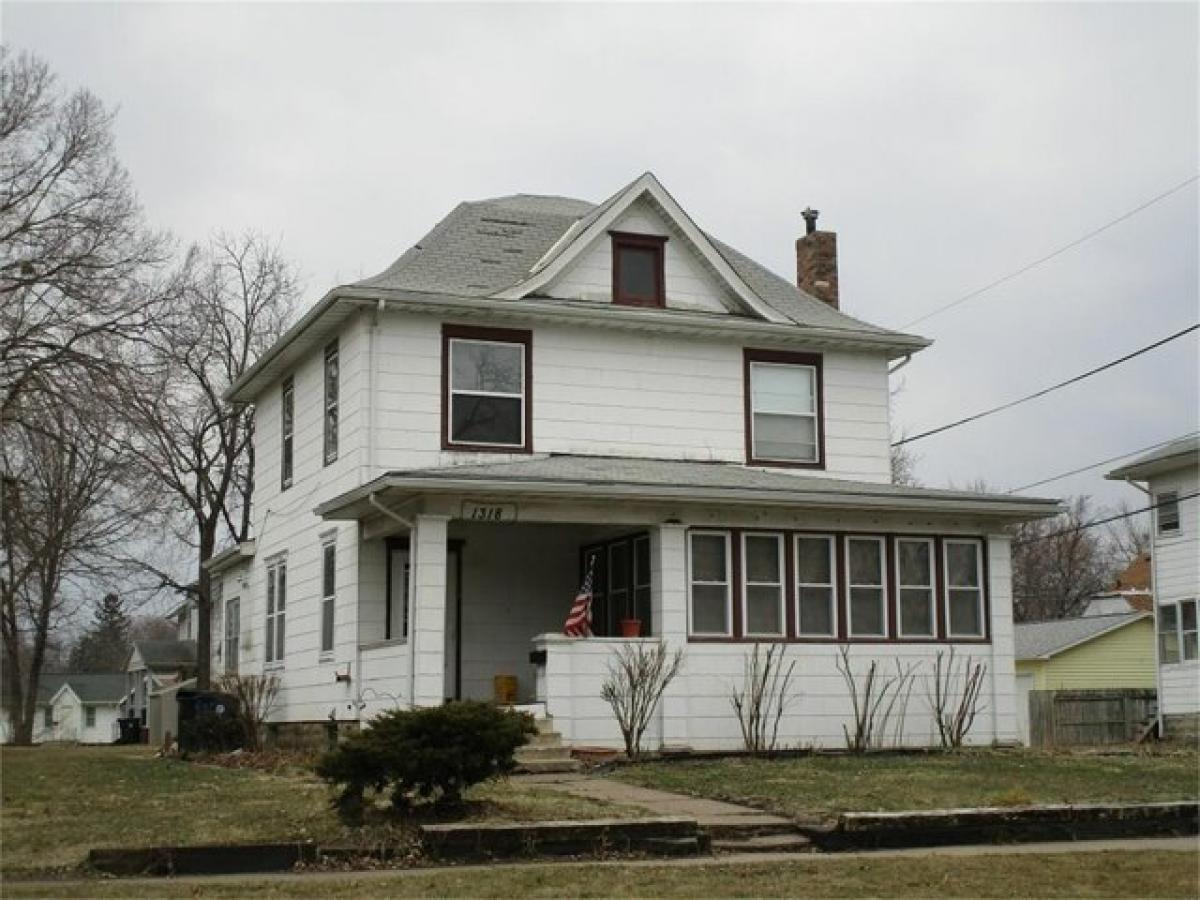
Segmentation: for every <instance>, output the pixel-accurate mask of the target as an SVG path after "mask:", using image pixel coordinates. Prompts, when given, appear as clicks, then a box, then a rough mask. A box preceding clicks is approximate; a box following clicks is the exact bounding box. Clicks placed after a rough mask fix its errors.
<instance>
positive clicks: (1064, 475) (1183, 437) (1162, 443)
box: [1006, 431, 1200, 494]
mask: <svg viewBox="0 0 1200 900" xmlns="http://www.w3.org/2000/svg"><path fill="white" fill-rule="evenodd" d="M1196 434H1200V432H1196V431H1189V432H1188V433H1187V434H1184V435H1180V436H1179V437H1173V438H1167V439H1166V440H1165V441H1159V442H1158V443H1157V444H1150V445H1149V446H1147V447H1139V448H1138V449H1137V450H1130V451H1129V452H1128V453H1121V454H1119V455H1117V456H1110V457H1109V458H1108V459H1102V460H1100V461H1099V462H1094V463H1092V464H1090V465H1087V466H1080V467H1079V468H1078V469H1072V470H1071V471H1070V472H1062V473H1060V474H1058V475H1052V476H1050V477H1049V478H1043V479H1042V480H1041V481H1033V482H1030V483H1029V484H1023V485H1021V486H1020V487H1015V488H1011V489H1009V490H1008V491H1006V493H1009V494H1015V493H1016V492H1017V491H1027V490H1029V489H1030V488H1035V487H1041V486H1042V485H1043V484H1050V482H1052V481H1058V480H1059V479H1061V478H1068V477H1070V476H1071V475H1078V474H1079V473H1080V472H1086V471H1088V469H1095V468H1098V467H1100V466H1103V465H1107V464H1108V463H1114V462H1116V461H1117V460H1119V459H1125V458H1126V457H1129V456H1133V455H1134V454H1135V453H1147V452H1149V451H1150V450H1156V449H1158V448H1159V447H1165V446H1166V445H1167V444H1173V443H1175V442H1176V441H1182V440H1186V439H1187V438H1190V437H1194V436H1195V435H1196Z"/></svg>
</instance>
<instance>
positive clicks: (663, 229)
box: [545, 199, 736, 313]
mask: <svg viewBox="0 0 1200 900" xmlns="http://www.w3.org/2000/svg"><path fill="white" fill-rule="evenodd" d="M611 230H612V231H628V232H632V233H634V234H650V235H655V236H658V237H666V238H667V244H666V248H665V251H664V257H663V277H664V279H665V281H666V285H665V288H666V303H667V307H668V308H671V309H690V310H700V311H702V312H717V313H727V312H729V310H730V309H731V308H735V309H736V306H734V305H733V304H734V303H735V301H734V300H733V299H732V297H731V296H730V292H729V290H728V289H727V288H726V287H725V285H724V284H723V283H722V282H721V280H720V279H719V278H718V277H717V276H716V274H715V273H713V272H712V271H711V270H710V269H709V268H708V266H707V264H706V263H705V262H704V261H703V260H702V258H701V257H700V256H699V254H697V253H696V252H695V251H694V250H693V249H692V247H691V244H690V243H689V242H688V241H687V239H686V238H684V237H683V235H682V234H681V233H680V232H678V231H676V230H675V229H673V228H672V227H670V226H669V225H668V224H667V221H666V220H665V219H664V218H663V217H662V216H661V215H660V214H659V213H658V212H657V211H656V210H655V209H654V207H653V206H652V205H651V204H650V203H648V202H647V201H646V200H644V199H643V200H639V201H637V202H636V203H634V204H632V205H631V206H630V207H629V209H627V210H626V211H625V212H624V213H622V214H621V216H620V217H619V218H618V219H617V220H616V222H614V223H613V225H612V228H611ZM612 275H613V269H612V238H610V237H609V235H608V234H602V235H600V236H599V237H598V238H596V239H595V240H594V241H593V242H592V244H591V246H589V247H588V248H587V249H585V250H584V251H583V252H582V253H580V254H579V256H578V257H577V258H576V260H575V262H573V263H571V265H570V266H569V267H568V268H567V269H566V270H565V271H563V273H562V274H561V275H559V276H558V277H557V278H556V279H554V281H552V282H551V283H550V284H548V285H547V286H546V288H545V292H546V294H548V295H549V296H551V297H562V298H566V299H569V300H591V301H594V302H602V303H610V302H612V294H613V290H612V288H613V284H612Z"/></svg>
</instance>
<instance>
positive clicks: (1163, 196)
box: [898, 175, 1200, 331]
mask: <svg viewBox="0 0 1200 900" xmlns="http://www.w3.org/2000/svg"><path fill="white" fill-rule="evenodd" d="M1198 179H1200V175H1193V176H1191V177H1190V178H1187V179H1185V180H1184V181H1181V182H1179V184H1177V185H1175V186H1174V187H1172V188H1169V189H1168V190H1165V191H1163V192H1162V193H1161V194H1157V195H1155V196H1154V197H1151V198H1150V199H1149V200H1147V201H1146V202H1144V203H1142V204H1140V205H1139V206H1135V207H1134V208H1133V209H1131V210H1129V211H1128V212H1126V213H1122V214H1121V215H1119V216H1117V217H1116V218H1115V219H1113V220H1111V221H1109V222H1105V223H1104V224H1103V225H1101V226H1100V227H1099V228H1095V229H1093V230H1091V231H1089V232H1088V233H1087V234H1085V235H1083V236H1082V237H1078V238H1076V239H1075V240H1073V241H1071V242H1070V243H1069V244H1063V245H1062V246H1061V247H1059V248H1058V249H1057V250H1054V251H1051V252H1050V253H1047V254H1046V255H1045V256H1042V257H1039V258H1038V259H1035V260H1034V261H1033V262H1031V263H1027V264H1026V265H1024V266H1022V267H1021V268H1019V269H1017V270H1016V271H1013V272H1009V273H1008V274H1007V275H1004V276H1002V277H1000V278H997V279H996V280H995V281H992V282H990V283H988V284H985V285H984V286H983V287H981V288H977V289H976V290H973V291H971V292H970V293H969V294H963V295H962V296H961V297H959V298H958V299H957V300H951V301H950V302H949V303H947V304H946V305H945V306H939V307H938V308H937V309H935V310H931V311H930V312H927V313H925V315H923V316H921V317H920V318H917V319H913V320H912V321H911V322H906V323H905V324H903V325H901V326H899V328H898V330H899V331H904V330H906V329H908V328H912V327H913V326H914V325H919V324H920V323H922V322H924V321H925V320H926V319H932V318H933V317H934V316H936V315H940V314H941V313H944V312H946V310H948V309H953V308H954V307H956V306H958V305H959V304H962V303H966V302H967V301H968V300H971V299H973V298H975V297H978V296H979V295H980V294H984V293H987V292H988V291H990V290H992V289H993V288H997V287H999V286H1000V285H1002V284H1005V283H1007V282H1009V281H1012V280H1013V279H1014V278H1018V277H1020V276H1021V275H1024V274H1025V273H1026V272H1028V271H1029V270H1030V269H1036V268H1037V267H1038V266H1040V265H1042V264H1043V263H1048V262H1049V261H1050V260H1052V259H1054V258H1055V257H1056V256H1061V255H1062V254H1064V253H1066V252H1067V251H1068V250H1073V249H1074V248H1076V247H1078V246H1079V245H1080V244H1082V243H1085V242H1086V241H1090V240H1091V239H1092V238H1094V237H1096V236H1097V235H1099V234H1103V233H1104V232H1105V231H1108V229H1110V228H1112V227H1113V226H1114V225H1119V224H1121V223H1122V222H1124V221H1125V220H1126V219H1129V218H1132V217H1133V216H1136V215H1137V214H1138V213H1140V212H1141V211H1142V210H1144V209H1149V208H1150V207H1151V206H1153V205H1154V204H1155V203H1158V202H1159V201H1162V200H1166V199H1167V198H1168V197H1170V196H1171V195H1172V194H1175V193H1178V192H1179V191H1182V190H1183V189H1184V188H1185V187H1187V186H1188V185H1189V184H1192V183H1193V182H1195V181H1196V180H1198Z"/></svg>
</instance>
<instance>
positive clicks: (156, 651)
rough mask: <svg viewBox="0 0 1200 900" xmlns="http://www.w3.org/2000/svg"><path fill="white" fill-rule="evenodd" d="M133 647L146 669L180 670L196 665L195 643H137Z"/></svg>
mask: <svg viewBox="0 0 1200 900" xmlns="http://www.w3.org/2000/svg"><path fill="white" fill-rule="evenodd" d="M133 646H134V648H135V649H136V650H137V651H138V653H140V654H141V657H142V662H144V663H145V664H146V668H148V669H181V668H190V667H192V666H195V665H196V642H195V641H137V642H136V643H135V644H134V645H133Z"/></svg>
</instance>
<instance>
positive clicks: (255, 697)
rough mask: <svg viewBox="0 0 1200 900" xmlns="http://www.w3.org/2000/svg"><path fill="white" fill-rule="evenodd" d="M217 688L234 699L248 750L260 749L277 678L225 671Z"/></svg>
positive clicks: (276, 685)
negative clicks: (236, 702) (235, 699)
mask: <svg viewBox="0 0 1200 900" xmlns="http://www.w3.org/2000/svg"><path fill="white" fill-rule="evenodd" d="M217 686H218V687H219V688H220V690H221V691H223V692H224V693H226V694H230V695H232V696H234V697H236V698H237V701H238V716H239V718H240V719H241V722H242V727H243V728H244V729H245V732H246V743H247V745H248V747H247V749H249V750H254V751H258V750H262V735H263V725H264V724H266V721H267V718H268V717H269V716H270V715H271V711H272V710H273V709H274V708H275V699H276V698H277V697H278V696H279V676H277V675H271V674H263V675H251V674H247V675H239V674H237V673H234V672H227V673H226V674H224V675H222V676H221V678H220V679H219V681H218V682H217Z"/></svg>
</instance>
